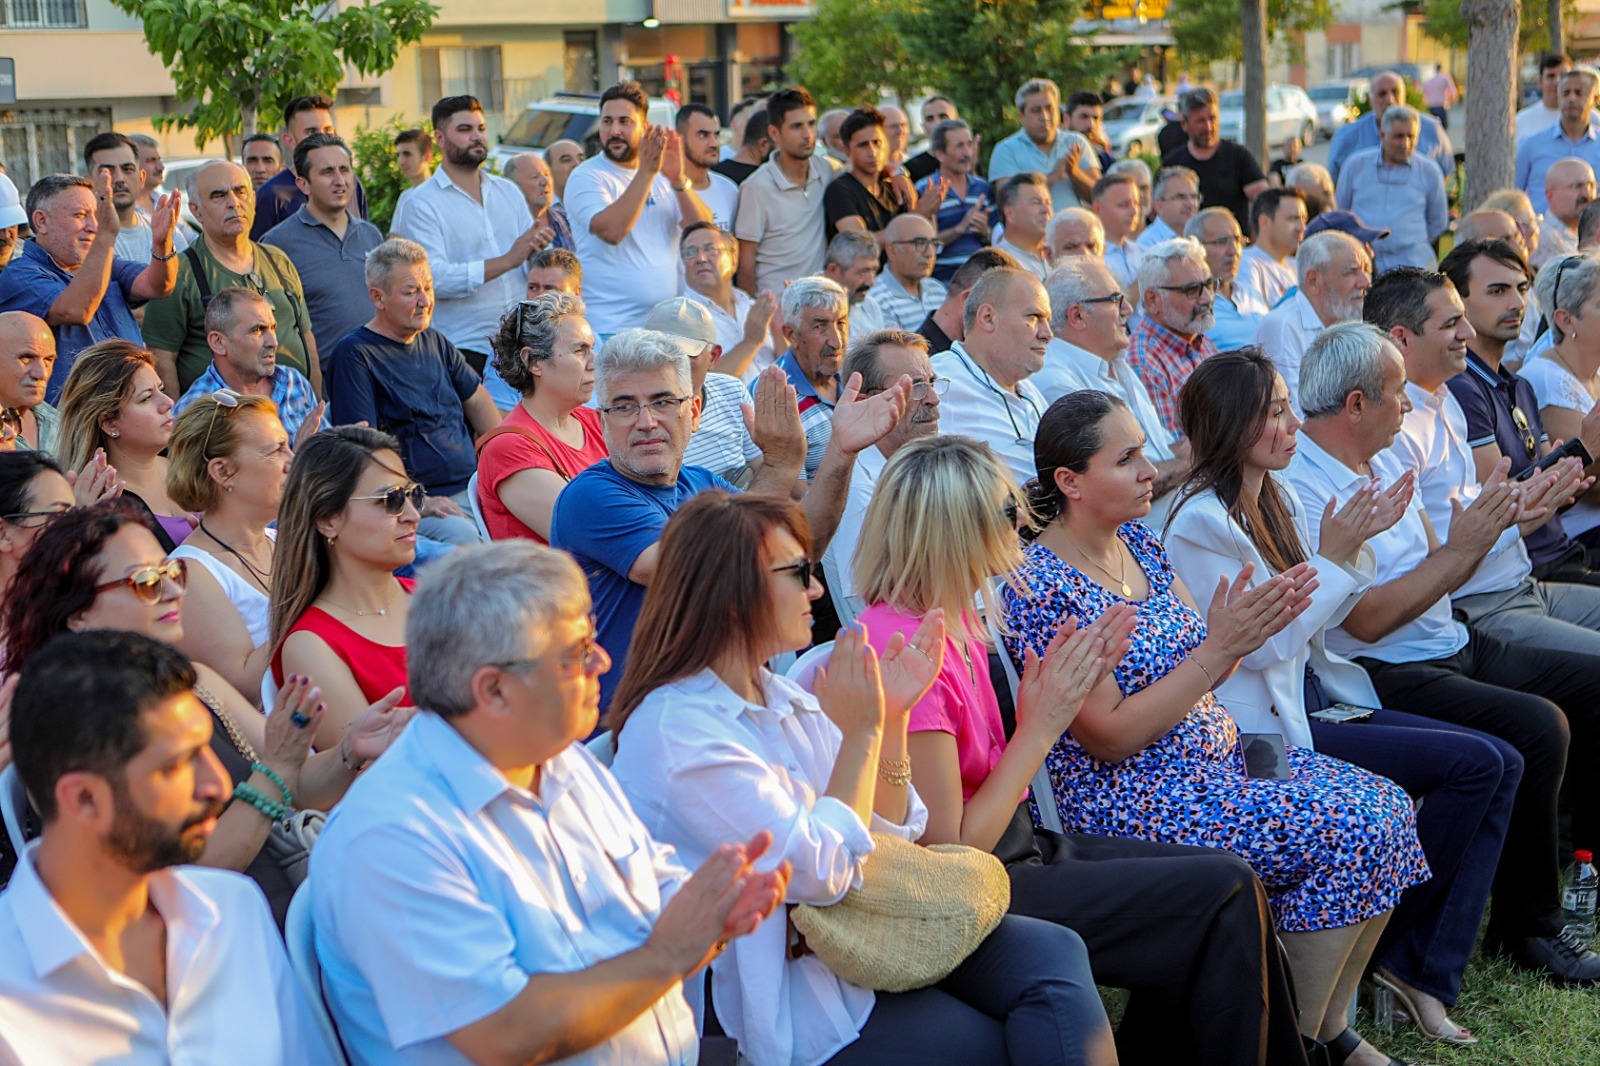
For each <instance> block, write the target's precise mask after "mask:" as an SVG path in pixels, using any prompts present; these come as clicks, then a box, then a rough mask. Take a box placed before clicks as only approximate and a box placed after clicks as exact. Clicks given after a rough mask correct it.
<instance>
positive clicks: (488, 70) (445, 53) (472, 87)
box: [422, 44, 505, 114]
mask: <svg viewBox="0 0 1600 1066" xmlns="http://www.w3.org/2000/svg"><path fill="white" fill-rule="evenodd" d="M446 96H476V97H477V98H478V102H479V103H481V104H483V109H484V110H485V111H487V112H489V113H490V114H497V113H499V112H500V111H503V110H505V82H504V81H503V79H502V78H501V77H500V46H499V45H497V44H495V45H485V46H483V47H479V48H424V49H423V50H422V99H423V101H424V102H425V103H427V104H428V105H429V106H430V107H431V106H432V104H433V102H434V101H435V100H442V99H444V98H445V97H446Z"/></svg>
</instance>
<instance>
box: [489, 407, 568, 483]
mask: <svg viewBox="0 0 1600 1066" xmlns="http://www.w3.org/2000/svg"><path fill="white" fill-rule="evenodd" d="M508 433H514V434H516V435H517V436H519V437H526V438H528V440H530V441H532V442H533V446H534V447H535V448H538V449H539V450H540V451H541V452H544V454H545V458H547V459H549V460H550V470H551V472H552V473H554V474H555V475H556V477H558V478H560V479H561V480H562V481H571V480H572V479H571V478H569V477H567V475H565V474H563V473H562V472H561V464H560V463H558V462H557V461H556V456H555V453H554V452H552V451H551V450H550V446H549V445H548V444H546V443H545V442H544V441H542V440H540V439H539V437H538V436H537V435H535V434H534V432H533V431H532V430H530V429H528V428H527V427H526V426H508V425H506V424H505V423H504V422H502V423H501V424H500V425H498V426H495V427H494V428H493V429H491V430H490V431H489V432H487V433H485V434H484V435H483V436H481V437H479V438H478V443H477V445H476V450H477V453H478V454H479V455H482V454H483V448H484V445H486V444H488V443H489V442H490V441H491V440H493V439H494V438H495V437H501V436H504V435H506V434H508Z"/></svg>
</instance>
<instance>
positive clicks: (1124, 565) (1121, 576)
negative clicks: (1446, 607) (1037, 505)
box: [1061, 526, 1133, 600]
mask: <svg viewBox="0 0 1600 1066" xmlns="http://www.w3.org/2000/svg"><path fill="white" fill-rule="evenodd" d="M1061 535H1062V536H1063V537H1066V538H1067V543H1068V544H1070V545H1072V546H1073V547H1074V548H1076V549H1077V552H1078V554H1079V555H1081V556H1083V557H1084V559H1085V560H1087V561H1088V563H1089V565H1090V566H1092V567H1094V568H1095V569H1096V570H1098V571H1100V572H1101V573H1102V574H1104V575H1106V577H1109V578H1110V579H1111V580H1113V581H1115V582H1116V583H1117V584H1119V585H1121V586H1122V598H1123V599H1125V600H1131V599H1132V598H1133V589H1131V588H1129V587H1128V557H1127V556H1126V555H1123V554H1122V553H1121V552H1117V572H1116V573H1115V574H1113V573H1112V572H1111V571H1109V570H1107V569H1106V568H1105V567H1103V566H1101V565H1100V564H1099V563H1097V562H1095V561H1094V560H1093V559H1091V558H1089V553H1088V552H1086V551H1084V550H1083V549H1082V548H1079V547H1078V542H1077V541H1075V540H1073V539H1072V537H1071V535H1069V534H1068V533H1067V530H1066V527H1065V526H1063V527H1062V529H1061Z"/></svg>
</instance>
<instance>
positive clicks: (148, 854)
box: [106, 779, 223, 874]
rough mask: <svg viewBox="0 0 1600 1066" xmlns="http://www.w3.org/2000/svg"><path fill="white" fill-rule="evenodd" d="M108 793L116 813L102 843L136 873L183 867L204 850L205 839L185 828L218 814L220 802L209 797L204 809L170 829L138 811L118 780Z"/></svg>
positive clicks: (192, 826)
mask: <svg viewBox="0 0 1600 1066" xmlns="http://www.w3.org/2000/svg"><path fill="white" fill-rule="evenodd" d="M112 792H113V795H114V796H115V803H116V814H115V816H114V818H113V819H112V822H111V834H110V836H108V837H107V838H106V846H107V847H108V848H109V849H110V851H111V853H112V854H113V855H115V856H116V857H117V858H119V859H121V860H122V862H123V864H124V865H126V866H127V868H128V869H130V870H132V871H133V872H135V873H139V874H148V873H154V872H155V871H157V870H165V869H166V868H167V867H169V866H185V865H188V864H189V863H192V862H194V861H195V860H196V859H198V858H200V853H201V852H203V851H205V848H206V839H207V838H206V837H205V836H202V835H200V834H190V833H189V830H191V829H193V828H194V827H195V826H197V825H199V824H201V823H202V822H204V821H206V820H208V819H211V818H219V817H221V816H222V808H223V804H222V803H221V802H220V801H217V800H213V801H211V802H210V803H208V804H207V805H206V808H205V810H204V811H202V812H201V813H200V814H197V815H195V816H194V817H193V818H190V819H189V820H188V821H186V822H185V823H184V824H183V825H182V826H181V827H180V828H179V829H177V830H176V831H173V830H170V829H168V828H167V827H166V826H164V825H162V824H161V823H160V822H158V821H156V820H155V819H153V818H148V817H146V816H145V815H144V814H142V813H140V812H139V810H138V808H137V807H136V806H135V805H134V802H133V797H132V796H130V795H128V792H127V786H126V785H125V784H124V783H123V782H122V781H121V780H120V779H119V780H116V781H114V782H113V783H112Z"/></svg>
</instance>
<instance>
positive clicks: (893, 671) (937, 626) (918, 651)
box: [878, 609, 944, 719]
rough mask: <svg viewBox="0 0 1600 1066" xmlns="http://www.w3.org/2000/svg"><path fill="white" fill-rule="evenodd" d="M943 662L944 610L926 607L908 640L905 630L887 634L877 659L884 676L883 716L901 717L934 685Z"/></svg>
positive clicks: (881, 675) (880, 672)
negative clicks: (887, 636)
mask: <svg viewBox="0 0 1600 1066" xmlns="http://www.w3.org/2000/svg"><path fill="white" fill-rule="evenodd" d="M943 665H944V611H943V609H935V610H932V611H929V612H928V613H927V614H926V615H925V616H924V617H923V619H922V624H921V625H919V626H917V631H916V632H915V633H913V634H912V635H911V639H910V640H907V639H906V636H905V634H904V633H896V634H895V635H894V636H892V637H890V638H889V643H888V644H887V645H886V646H885V647H884V649H883V654H882V655H881V656H879V659H878V675H879V677H881V678H882V680H883V704H884V711H883V713H884V716H885V717H886V718H896V719H898V718H902V717H904V716H905V715H906V714H907V713H909V712H910V710H911V708H913V707H915V706H916V705H917V702H918V701H919V700H921V699H922V697H924V696H926V695H927V694H928V690H929V689H930V688H932V687H933V682H934V680H935V679H936V678H937V677H938V676H939V670H940V669H941V668H942V667H943Z"/></svg>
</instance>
